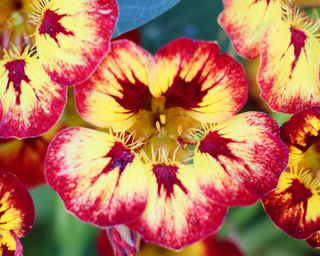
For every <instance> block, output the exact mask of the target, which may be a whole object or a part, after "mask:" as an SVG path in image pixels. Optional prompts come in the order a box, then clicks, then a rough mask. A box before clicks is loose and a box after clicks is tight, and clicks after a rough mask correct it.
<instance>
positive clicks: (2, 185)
mask: <svg viewBox="0 0 320 256" xmlns="http://www.w3.org/2000/svg"><path fill="white" fill-rule="evenodd" d="M34 217H35V210H34V206H33V201H32V198H31V196H30V194H29V192H28V190H27V189H26V188H25V187H24V186H23V185H22V184H21V183H20V182H19V181H18V179H17V178H16V177H15V176H14V175H12V174H10V173H7V172H0V236H1V234H2V233H3V232H10V231H14V233H15V234H16V235H17V236H18V237H23V236H25V235H27V234H28V233H29V232H30V230H31V228H32V225H33V223H34Z"/></svg>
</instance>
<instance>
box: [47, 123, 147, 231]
mask: <svg viewBox="0 0 320 256" xmlns="http://www.w3.org/2000/svg"><path fill="white" fill-rule="evenodd" d="M46 179H47V182H48V183H49V185H50V186H51V187H52V188H53V189H54V190H55V191H57V193H58V194H59V195H60V197H61V198H62V200H63V202H64V203H65V206H66V208H67V210H69V211H70V212H72V213H73V214H75V215H76V216H77V217H78V218H80V219H81V220H83V221H87V222H90V223H93V224H95V225H98V226H108V225H114V224H123V223H128V222H131V221H133V220H134V219H136V218H137V217H138V216H139V215H140V214H141V213H142V211H143V210H144V208H145V206H146V201H147V186H146V178H145V173H144V167H143V164H142V162H141V161H140V159H139V158H138V157H137V156H136V155H135V154H134V153H132V152H131V151H130V150H129V149H128V148H127V146H126V144H125V143H124V142H123V141H122V140H121V139H119V138H117V137H115V136H114V135H113V134H108V133H105V132H98V131H94V130H91V129H86V128H68V129H64V130H62V131H61V132H60V133H58V135H57V136H56V137H55V138H54V139H53V140H52V141H51V143H50V145H49V148H48V152H47V157H46Z"/></svg>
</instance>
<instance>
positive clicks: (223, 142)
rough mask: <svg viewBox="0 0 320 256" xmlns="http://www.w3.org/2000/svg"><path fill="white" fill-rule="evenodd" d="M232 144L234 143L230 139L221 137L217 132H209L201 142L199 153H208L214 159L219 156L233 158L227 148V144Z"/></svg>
mask: <svg viewBox="0 0 320 256" xmlns="http://www.w3.org/2000/svg"><path fill="white" fill-rule="evenodd" d="M232 142H234V141H233V140H232V139H229V138H224V137H222V136H221V135H220V134H219V133H218V132H217V131H210V132H209V133H208V134H207V136H206V137H205V138H204V139H203V140H202V141H201V143H200V146H199V151H200V152H201V153H208V154H210V155H211V156H212V157H214V158H217V157H219V156H226V157H229V158H235V156H234V154H232V152H231V150H230V149H229V147H228V144H229V143H232Z"/></svg>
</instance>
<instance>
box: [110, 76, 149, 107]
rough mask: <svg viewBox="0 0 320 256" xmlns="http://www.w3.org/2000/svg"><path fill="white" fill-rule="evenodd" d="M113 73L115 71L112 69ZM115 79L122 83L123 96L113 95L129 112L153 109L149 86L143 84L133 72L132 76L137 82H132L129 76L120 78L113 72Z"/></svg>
mask: <svg viewBox="0 0 320 256" xmlns="http://www.w3.org/2000/svg"><path fill="white" fill-rule="evenodd" d="M110 72H111V73H113V72H112V71H111V70H110ZM113 75H114V77H115V79H116V80H117V81H118V83H119V84H121V90H120V92H121V94H122V97H118V96H112V97H113V98H114V99H115V100H116V101H117V102H118V103H119V104H120V106H122V107H123V108H125V109H126V110H128V113H138V112H139V110H142V109H145V110H150V109H151V99H152V95H151V93H150V91H149V88H148V87H147V86H146V85H145V84H143V83H142V82H141V81H140V80H139V79H138V78H137V77H136V75H135V74H134V72H132V76H133V78H134V80H135V83H134V84H132V82H130V81H129V80H128V79H127V78H126V79H125V80H123V79H121V78H118V77H117V76H116V75H115V74H114V73H113Z"/></svg>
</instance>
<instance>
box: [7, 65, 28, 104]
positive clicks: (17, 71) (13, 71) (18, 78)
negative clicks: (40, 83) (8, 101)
mask: <svg viewBox="0 0 320 256" xmlns="http://www.w3.org/2000/svg"><path fill="white" fill-rule="evenodd" d="M25 66H26V62H25V60H13V61H10V62H8V63H6V64H5V68H6V69H7V71H8V72H9V73H8V83H7V87H6V90H8V89H9V86H10V83H13V88H14V90H15V91H16V92H17V93H18V95H17V96H16V103H17V104H18V105H19V104H20V96H21V83H22V81H25V82H26V83H30V79H29V77H28V76H27V75H26V74H25Z"/></svg>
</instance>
